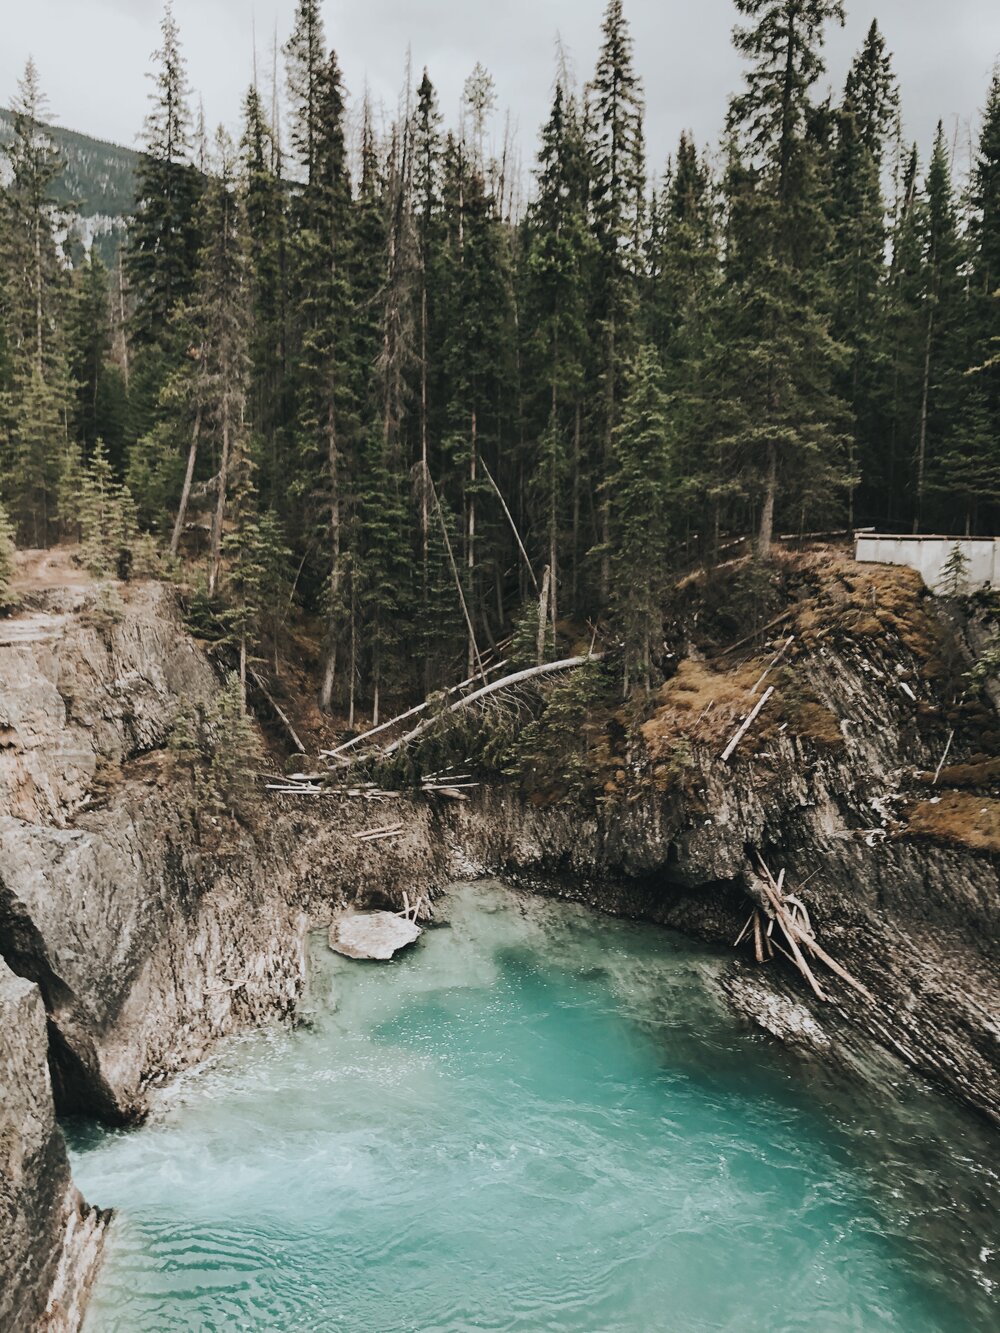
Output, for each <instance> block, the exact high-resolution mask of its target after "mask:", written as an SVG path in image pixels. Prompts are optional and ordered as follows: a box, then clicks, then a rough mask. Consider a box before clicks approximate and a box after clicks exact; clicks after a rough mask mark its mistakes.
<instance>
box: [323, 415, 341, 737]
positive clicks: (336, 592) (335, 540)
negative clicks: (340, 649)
mask: <svg viewBox="0 0 1000 1333" xmlns="http://www.w3.org/2000/svg"><path fill="white" fill-rule="evenodd" d="M327 460H328V465H329V469H330V602H331V604H332V607H336V605H337V601H338V599H339V596H340V451H339V447H338V443H337V416H336V409H335V407H334V404H333V399H332V396H331V400H330V405H329V408H328V410H327ZM328 639H329V642H328V646H327V654H326V664H325V666H324V669H323V686H322V689H321V690H320V696H319V706H320V708H321V709H322V710H323V712H324V713H328V712H329V711H330V708H331V707H332V704H333V686H334V683H335V681H336V679H337V640H336V636H335V634H334V627H333V615H332V612H331V615H330V624H329V626H328Z"/></svg>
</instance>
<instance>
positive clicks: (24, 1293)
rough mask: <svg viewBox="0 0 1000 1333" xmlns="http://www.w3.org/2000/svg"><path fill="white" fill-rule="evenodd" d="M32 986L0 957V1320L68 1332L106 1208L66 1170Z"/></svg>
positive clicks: (41, 1016) (88, 1278) (3, 1325)
mask: <svg viewBox="0 0 1000 1333" xmlns="http://www.w3.org/2000/svg"><path fill="white" fill-rule="evenodd" d="M47 1051H48V1039H47V1034H46V1018H45V1008H44V1005H43V1004H42V997H41V995H40V994H39V991H38V988H37V986H34V985H32V983H31V982H30V981H25V980H24V979H23V978H22V977H17V976H14V974H13V973H12V972H11V971H10V969H9V968H8V967H6V965H5V964H4V963H3V962H2V961H0V1329H3V1330H10V1333H15V1330H18V1331H20V1330H29V1329H32V1328H35V1327H36V1326H44V1328H46V1329H47V1330H51V1331H52V1333H71V1331H72V1330H74V1329H76V1328H78V1327H79V1325H80V1320H81V1317H82V1311H83V1305H84V1303H85V1301H86V1295H87V1292H88V1290H89V1288H90V1284H91V1282H92V1280H93V1277H94V1274H95V1272H96V1269H97V1264H98V1261H99V1259H100V1254H101V1248H102V1245H103V1239H104V1229H105V1226H106V1225H107V1221H108V1214H107V1213H102V1212H100V1211H98V1210H97V1209H96V1208H89V1207H88V1206H87V1205H86V1204H85V1203H84V1201H83V1199H82V1198H81V1197H80V1195H79V1194H78V1192H77V1191H76V1189H75V1188H74V1186H73V1182H72V1181H71V1179H70V1171H69V1163H68V1161H67V1159H66V1146H65V1144H64V1143H63V1138H62V1134H61V1132H60V1130H59V1128H58V1126H57V1125H56V1120H55V1109H54V1106H53V1100H52V1085H51V1082H50V1080H49V1071H48V1064H47V1058H46V1057H47Z"/></svg>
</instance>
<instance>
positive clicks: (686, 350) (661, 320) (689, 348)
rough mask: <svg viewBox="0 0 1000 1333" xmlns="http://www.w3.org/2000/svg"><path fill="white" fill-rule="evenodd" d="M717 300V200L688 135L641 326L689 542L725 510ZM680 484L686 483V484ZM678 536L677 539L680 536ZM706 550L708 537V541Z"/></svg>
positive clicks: (669, 187)
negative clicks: (653, 353)
mask: <svg viewBox="0 0 1000 1333" xmlns="http://www.w3.org/2000/svg"><path fill="white" fill-rule="evenodd" d="M718 299H719V238H718V226H717V220H716V198H715V192H714V188H713V182H712V178H711V174H710V171H709V168H708V164H707V162H705V161H703V160H702V159H701V158H700V157H699V154H698V151H697V148H696V146H695V144H694V141H693V140H692V139H691V137H690V136H689V135H688V134H686V133H683V134H682V135H681V138H680V143H679V144H678V148H677V155H676V157H675V158H674V160H673V162H672V163H671V164H670V168H669V170H668V171H667V174H666V177H665V179H664V182H663V185H662V187H661V189H660V191H659V193H658V195H656V196H654V200H653V207H652V210H651V216H650V234H649V240H648V273H647V280H646V285H645V290H644V303H643V323H644V327H645V330H646V336H647V338H648V339H649V341H650V342H651V343H652V344H653V346H655V347H656V349H657V351H658V352H659V355H660V360H661V363H662V365H663V369H664V386H665V389H666V391H667V393H668V395H669V398H670V416H671V422H672V426H673V430H672V434H673V438H674V440H675V468H676V471H677V473H678V478H679V481H678V485H679V486H681V487H682V488H683V489H684V492H685V496H686V501H687V503H686V504H685V506H684V525H685V537H686V538H687V539H688V540H691V539H693V538H694V537H695V536H696V535H697V534H699V533H702V534H705V535H706V536H707V534H708V533H714V531H715V529H716V526H717V519H718V517H719V512H720V507H721V489H722V477H721V474H720V471H719V467H718V451H717V450H716V449H713V448H712V447H711V440H710V432H709V430H708V428H707V423H706V384H707V383H708V382H709V380H710V376H709V374H708V372H707V368H706V366H707V358H708V357H709V354H710V351H711V345H712V337H713V333H714V327H713V311H714V310H715V308H716V305H717V302H718ZM681 479H682V480H681ZM678 535H680V534H678ZM703 544H704V538H703Z"/></svg>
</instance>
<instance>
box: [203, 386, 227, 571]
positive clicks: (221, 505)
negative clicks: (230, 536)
mask: <svg viewBox="0 0 1000 1333" xmlns="http://www.w3.org/2000/svg"><path fill="white" fill-rule="evenodd" d="M229 435H230V421H229V395H228V394H225V395H224V396H223V408H222V461H221V463H220V464H219V494H218V497H217V498H216V501H215V514H214V515H213V517H212V551H211V558H210V565H209V571H208V595H209V597H214V596H215V590H216V588H217V587H218V583H219V571H220V569H221V568H222V527H223V524H224V523H225V521H226V492H227V491H228V489H229Z"/></svg>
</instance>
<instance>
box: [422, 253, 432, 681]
mask: <svg viewBox="0 0 1000 1333" xmlns="http://www.w3.org/2000/svg"><path fill="white" fill-rule="evenodd" d="M427 410H428V401H427V272H426V264H425V266H424V270H423V272H422V278H421V291H420V466H421V486H420V556H421V561H422V573H423V577H422V580H421V601H422V603H423V608H424V623H425V624H426V617H427V608H428V605H429V602H430V586H429V584H430V530H431V517H430V505H429V503H428V500H429V496H428V494H427V478H428V477H429V476H430V472H431V469H430V459H429V449H428V438H427ZM424 689H425V691H427V692H428V693H429V692H430V656H429V655H425V657H424Z"/></svg>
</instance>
